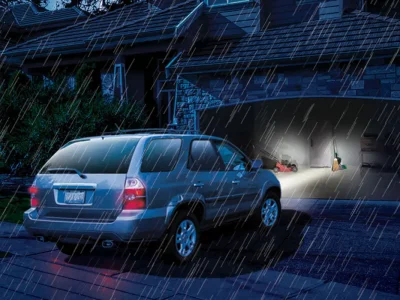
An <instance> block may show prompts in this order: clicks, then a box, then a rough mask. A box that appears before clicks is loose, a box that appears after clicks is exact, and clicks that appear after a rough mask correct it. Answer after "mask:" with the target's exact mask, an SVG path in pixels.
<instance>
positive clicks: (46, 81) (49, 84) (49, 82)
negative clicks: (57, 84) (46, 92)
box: [43, 75, 54, 87]
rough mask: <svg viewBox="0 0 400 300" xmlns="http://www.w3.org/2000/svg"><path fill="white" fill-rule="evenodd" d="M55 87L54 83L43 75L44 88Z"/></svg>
mask: <svg viewBox="0 0 400 300" xmlns="http://www.w3.org/2000/svg"><path fill="white" fill-rule="evenodd" d="M53 85H54V81H53V80H51V79H50V78H48V77H46V76H44V75H43V86H44V87H51V86H53Z"/></svg>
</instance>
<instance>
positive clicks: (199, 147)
mask: <svg viewBox="0 0 400 300" xmlns="http://www.w3.org/2000/svg"><path fill="white" fill-rule="evenodd" d="M188 168H189V170H191V171H222V170H224V169H225V166H224V163H223V161H222V160H221V157H220V156H219V155H218V153H217V151H216V149H215V147H214V145H213V144H212V143H211V141H209V140H193V141H192V144H191V146H190V153H189V160H188Z"/></svg>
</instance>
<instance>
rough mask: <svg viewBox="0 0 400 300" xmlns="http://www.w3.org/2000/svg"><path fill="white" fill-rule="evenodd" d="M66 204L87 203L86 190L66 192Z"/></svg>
mask: <svg viewBox="0 0 400 300" xmlns="http://www.w3.org/2000/svg"><path fill="white" fill-rule="evenodd" d="M64 203H65V204H83V203H85V192H65V197H64Z"/></svg>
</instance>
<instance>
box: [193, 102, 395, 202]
mask: <svg viewBox="0 0 400 300" xmlns="http://www.w3.org/2000/svg"><path fill="white" fill-rule="evenodd" d="M396 102H397V101H393V100H378V99H359V98H350V99H349V98H321V97H310V98H300V99H299V98H293V99H290V98H289V99H268V100H265V101H257V102H250V103H249V102H247V103H240V104H238V103H236V104H232V105H226V106H220V107H217V108H208V109H205V110H199V111H197V116H196V117H197V120H198V124H197V125H198V127H199V129H200V130H201V131H202V132H204V133H205V134H210V135H216V136H219V137H222V138H227V139H228V140H230V141H231V142H233V143H234V144H236V145H238V146H239V147H240V148H241V149H242V150H243V151H245V152H246V153H247V154H248V155H249V156H250V157H251V158H261V159H262V160H263V162H264V168H267V169H271V170H273V169H274V167H275V166H276V162H283V163H284V164H285V165H287V164H295V165H296V167H297V169H298V171H297V172H290V171H291V170H286V171H289V172H278V173H277V176H278V178H279V179H280V181H281V184H282V190H283V197H285V198H299V199H300V198H328V199H329V198H330V199H361V200H364V199H369V200H380V199H382V200H399V199H400V192H399V191H400V175H399V174H400V171H399V168H400V105H399V104H398V103H396ZM335 157H337V160H338V161H339V162H340V163H341V164H340V165H337V164H334V159H335ZM332 166H335V170H336V171H332ZM282 170H283V169H281V171H282Z"/></svg>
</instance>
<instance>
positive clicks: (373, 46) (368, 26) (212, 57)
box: [168, 11, 400, 73]
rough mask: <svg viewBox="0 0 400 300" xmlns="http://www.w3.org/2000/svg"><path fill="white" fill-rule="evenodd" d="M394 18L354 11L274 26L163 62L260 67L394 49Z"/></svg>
mask: <svg viewBox="0 0 400 300" xmlns="http://www.w3.org/2000/svg"><path fill="white" fill-rule="evenodd" d="M399 29H400V20H396V19H391V18H387V17H381V16H378V15H373V14H369V13H364V12H360V11H355V12H353V13H350V14H347V15H344V16H343V17H342V18H341V19H332V20H324V21H321V20H319V21H311V22H308V23H300V24H295V25H290V26H285V27H278V28H273V29H269V30H266V31H264V32H258V33H255V34H251V35H246V36H244V37H238V38H230V39H221V40H219V41H211V42H210V41H208V43H207V44H204V43H203V45H202V44H200V43H199V44H197V45H196V47H193V49H194V50H193V51H192V52H190V53H184V54H183V55H181V56H179V57H176V58H175V59H174V61H172V62H171V64H170V65H169V66H168V68H170V69H181V70H182V71H183V72H186V71H187V72H193V73H195V72H196V71H197V70H199V69H206V70H212V71H218V70H220V71H222V70H231V69H232V68H237V69H240V68H242V69H243V68H248V67H249V66H250V65H253V66H254V65H255V66H264V65H268V64H273V63H275V64H276V63H278V62H280V63H283V64H291V63H294V62H296V61H302V62H304V61H308V60H310V61H313V62H318V61H320V59H322V58H323V57H329V59H330V61H332V59H335V58H336V59H337V58H339V57H341V56H345V55H352V54H356V53H357V54H358V55H365V54H366V53H369V52H376V51H380V50H391V51H397V50H398V49H399V47H400V31H399Z"/></svg>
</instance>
